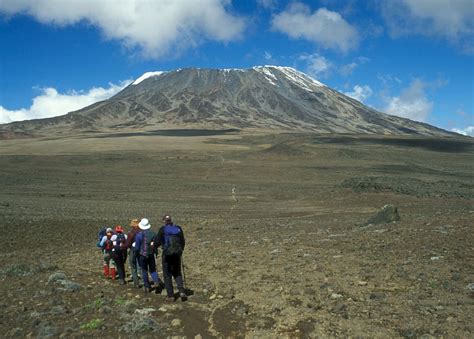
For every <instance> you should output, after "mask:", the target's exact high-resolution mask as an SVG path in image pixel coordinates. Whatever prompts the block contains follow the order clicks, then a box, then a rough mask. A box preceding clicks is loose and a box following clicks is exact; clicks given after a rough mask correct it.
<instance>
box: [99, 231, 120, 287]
mask: <svg viewBox="0 0 474 339" xmlns="http://www.w3.org/2000/svg"><path fill="white" fill-rule="evenodd" d="M113 235H114V231H113V230H112V229H111V228H110V227H109V228H107V229H106V231H105V235H104V236H103V237H102V240H101V241H100V248H101V249H102V254H103V256H104V277H105V278H112V279H113V280H115V272H116V264H115V261H114V260H113V258H112V249H113V248H114V244H113V241H112V236H113Z"/></svg>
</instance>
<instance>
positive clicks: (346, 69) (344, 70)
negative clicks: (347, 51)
mask: <svg viewBox="0 0 474 339" xmlns="http://www.w3.org/2000/svg"><path fill="white" fill-rule="evenodd" d="M357 66H359V65H358V64H357V63H356V62H351V63H350V64H346V65H342V66H341V68H340V69H339V73H341V74H342V75H346V76H347V75H351V74H352V72H354V70H355V69H356V68H357Z"/></svg>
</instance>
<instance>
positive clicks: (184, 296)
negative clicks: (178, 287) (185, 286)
mask: <svg viewBox="0 0 474 339" xmlns="http://www.w3.org/2000/svg"><path fill="white" fill-rule="evenodd" d="M179 297H180V298H181V301H186V300H188V296H187V295H186V293H184V292H180V293H179Z"/></svg>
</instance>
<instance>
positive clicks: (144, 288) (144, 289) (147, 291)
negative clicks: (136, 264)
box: [143, 287, 151, 294]
mask: <svg viewBox="0 0 474 339" xmlns="http://www.w3.org/2000/svg"><path fill="white" fill-rule="evenodd" d="M143 292H145V294H148V293H150V292H151V289H150V288H149V287H143Z"/></svg>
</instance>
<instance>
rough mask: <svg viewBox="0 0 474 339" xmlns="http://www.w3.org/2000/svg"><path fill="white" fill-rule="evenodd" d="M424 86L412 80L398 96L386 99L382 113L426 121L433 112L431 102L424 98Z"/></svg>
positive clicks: (419, 81)
mask: <svg viewBox="0 0 474 339" xmlns="http://www.w3.org/2000/svg"><path fill="white" fill-rule="evenodd" d="M425 86H426V84H425V83H423V82H422V81H421V80H419V79H415V80H413V81H412V83H411V84H410V86H409V87H408V88H406V89H404V90H403V91H402V92H401V94H400V96H398V97H392V98H388V99H387V105H386V106H385V109H384V111H385V112H387V113H388V114H392V115H397V116H399V117H403V118H409V119H412V120H416V121H426V118H427V117H428V116H429V115H430V114H431V111H432V110H433V102H431V101H429V100H428V98H427V97H426V94H425V90H424V88H425Z"/></svg>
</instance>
